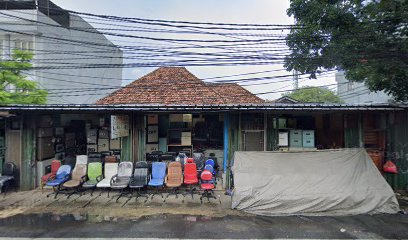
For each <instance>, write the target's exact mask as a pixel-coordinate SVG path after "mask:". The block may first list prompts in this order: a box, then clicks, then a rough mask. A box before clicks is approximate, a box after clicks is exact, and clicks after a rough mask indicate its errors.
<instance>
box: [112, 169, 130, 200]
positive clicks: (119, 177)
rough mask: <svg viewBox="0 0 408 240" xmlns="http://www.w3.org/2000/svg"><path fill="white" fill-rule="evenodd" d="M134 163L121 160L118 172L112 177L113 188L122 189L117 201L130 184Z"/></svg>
mask: <svg viewBox="0 0 408 240" xmlns="http://www.w3.org/2000/svg"><path fill="white" fill-rule="evenodd" d="M132 172H133V163H132V162H121V163H119V167H118V174H116V175H115V176H113V177H112V179H111V188H112V189H115V190H120V193H119V195H118V197H117V198H116V202H117V201H119V198H121V197H122V196H123V192H124V190H125V189H126V188H127V187H128V186H129V182H130V178H131V177H132Z"/></svg>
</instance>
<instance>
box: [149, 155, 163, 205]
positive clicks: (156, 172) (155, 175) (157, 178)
mask: <svg viewBox="0 0 408 240" xmlns="http://www.w3.org/2000/svg"><path fill="white" fill-rule="evenodd" d="M165 176H166V163H164V162H154V163H153V164H152V174H151V177H150V181H149V183H148V186H151V187H154V188H156V191H155V192H154V193H153V194H152V199H153V197H154V195H156V194H158V193H159V188H160V187H163V185H164V178H165ZM160 195H161V197H162V198H163V194H162V193H160Z"/></svg>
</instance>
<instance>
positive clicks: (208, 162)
mask: <svg viewBox="0 0 408 240" xmlns="http://www.w3.org/2000/svg"><path fill="white" fill-rule="evenodd" d="M205 165H206V166H207V165H210V166H211V167H212V168H213V170H212V171H210V172H212V174H213V175H216V174H217V170H215V168H214V166H215V162H214V160H213V159H211V158H210V159H207V160H206V161H205Z"/></svg>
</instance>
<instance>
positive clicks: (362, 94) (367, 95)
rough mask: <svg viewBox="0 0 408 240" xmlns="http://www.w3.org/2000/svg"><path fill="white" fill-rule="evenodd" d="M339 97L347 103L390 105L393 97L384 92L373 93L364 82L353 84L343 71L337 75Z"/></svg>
mask: <svg viewBox="0 0 408 240" xmlns="http://www.w3.org/2000/svg"><path fill="white" fill-rule="evenodd" d="M336 82H337V95H338V96H339V97H340V99H342V100H343V101H344V102H345V103H350V104H356V103H388V102H390V101H392V97H391V96H389V95H388V94H386V93H385V92H384V91H379V92H372V91H370V90H369V89H368V88H367V87H366V86H365V85H364V83H363V82H352V81H349V80H347V79H346V77H345V74H344V72H343V71H340V72H337V73H336Z"/></svg>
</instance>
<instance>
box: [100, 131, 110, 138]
mask: <svg viewBox="0 0 408 240" xmlns="http://www.w3.org/2000/svg"><path fill="white" fill-rule="evenodd" d="M98 136H99V138H102V139H109V131H108V130H102V129H101V130H99V134H98Z"/></svg>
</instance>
